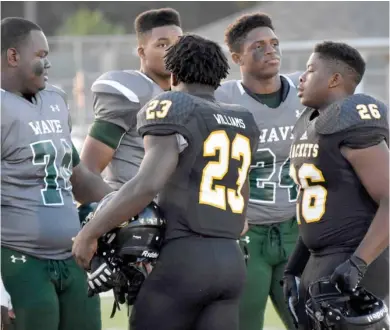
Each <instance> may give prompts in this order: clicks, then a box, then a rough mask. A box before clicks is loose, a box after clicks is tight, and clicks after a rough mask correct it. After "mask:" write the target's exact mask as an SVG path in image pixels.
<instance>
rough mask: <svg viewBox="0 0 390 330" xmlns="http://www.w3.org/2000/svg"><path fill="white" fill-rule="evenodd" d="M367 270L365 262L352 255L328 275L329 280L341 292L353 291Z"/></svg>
mask: <svg viewBox="0 0 390 330" xmlns="http://www.w3.org/2000/svg"><path fill="white" fill-rule="evenodd" d="M366 271H367V264H366V262H365V261H364V260H362V259H360V258H359V257H357V256H355V255H352V257H351V258H349V259H348V260H347V261H345V262H343V263H342V264H341V265H340V266H338V267H337V268H336V269H335V271H334V272H333V274H332V276H331V277H330V281H331V282H332V283H333V284H334V285H336V287H337V288H338V289H339V290H340V291H341V292H353V291H355V290H356V287H357V286H358V284H359V282H360V281H361V279H362V278H363V276H364V274H365V273H366Z"/></svg>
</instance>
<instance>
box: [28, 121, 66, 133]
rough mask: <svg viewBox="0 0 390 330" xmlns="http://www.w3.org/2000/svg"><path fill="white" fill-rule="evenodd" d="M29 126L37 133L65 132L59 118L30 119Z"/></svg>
mask: <svg viewBox="0 0 390 330" xmlns="http://www.w3.org/2000/svg"><path fill="white" fill-rule="evenodd" d="M28 124H29V126H30V127H31V128H32V130H33V132H34V134H35V135H43V134H51V133H57V134H59V133H63V130H62V126H61V121H60V120H58V119H49V120H36V121H30V122H29V123H28Z"/></svg>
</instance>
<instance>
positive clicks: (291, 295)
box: [282, 274, 298, 306]
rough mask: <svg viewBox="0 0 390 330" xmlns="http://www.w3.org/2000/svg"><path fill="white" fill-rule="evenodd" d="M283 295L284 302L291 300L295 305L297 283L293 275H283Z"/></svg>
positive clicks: (296, 300) (296, 301)
mask: <svg viewBox="0 0 390 330" xmlns="http://www.w3.org/2000/svg"><path fill="white" fill-rule="evenodd" d="M282 282H283V295H284V299H285V301H286V303H288V301H289V300H291V303H292V304H293V305H294V306H295V305H296V304H297V303H298V285H297V281H296V278H295V276H294V275H286V274H285V275H284V276H283V280H282Z"/></svg>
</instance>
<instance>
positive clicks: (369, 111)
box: [356, 104, 381, 120]
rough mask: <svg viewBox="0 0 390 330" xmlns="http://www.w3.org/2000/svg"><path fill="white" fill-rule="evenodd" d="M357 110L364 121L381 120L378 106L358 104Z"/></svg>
mask: <svg viewBox="0 0 390 330" xmlns="http://www.w3.org/2000/svg"><path fill="white" fill-rule="evenodd" d="M356 110H357V111H358V112H359V116H360V118H362V119H363V120H370V119H372V118H375V119H379V118H381V113H380V112H379V110H378V106H377V105H376V104H368V105H366V104H358V105H357V106H356Z"/></svg>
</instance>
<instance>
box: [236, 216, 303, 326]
mask: <svg viewBox="0 0 390 330" xmlns="http://www.w3.org/2000/svg"><path fill="white" fill-rule="evenodd" d="M246 235H247V236H248V237H249V243H248V251H249V255H250V258H249V261H248V268H247V280H246V285H245V288H244V292H243V295H242V297H241V302H240V330H262V329H263V326H264V314H265V309H266V306H267V300H268V296H269V297H270V298H271V301H272V303H273V305H274V307H275V309H276V311H277V313H278V314H279V316H280V318H281V320H282V321H283V323H284V325H285V326H286V328H287V329H289V330H290V329H294V323H293V321H292V318H291V316H290V313H289V311H288V307H287V304H286V303H285V300H284V296H283V288H282V286H281V285H280V280H281V279H282V277H283V271H284V267H285V265H286V263H287V260H288V257H289V256H290V254H291V253H292V251H293V250H294V247H295V243H296V240H297V238H298V224H297V221H296V219H295V218H293V219H292V220H289V221H286V222H283V223H278V224H273V225H250V226H249V230H248V232H247V234H246Z"/></svg>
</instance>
